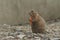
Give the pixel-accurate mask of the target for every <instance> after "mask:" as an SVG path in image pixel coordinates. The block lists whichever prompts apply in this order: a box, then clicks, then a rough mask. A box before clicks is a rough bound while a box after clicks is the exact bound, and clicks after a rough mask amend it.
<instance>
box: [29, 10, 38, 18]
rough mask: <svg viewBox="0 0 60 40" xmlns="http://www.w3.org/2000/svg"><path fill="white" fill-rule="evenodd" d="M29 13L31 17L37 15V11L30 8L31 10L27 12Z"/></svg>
mask: <svg viewBox="0 0 60 40" xmlns="http://www.w3.org/2000/svg"><path fill="white" fill-rule="evenodd" d="M29 15H30V16H31V17H36V16H37V15H38V13H36V12H35V11H34V10H31V12H30V13H29Z"/></svg>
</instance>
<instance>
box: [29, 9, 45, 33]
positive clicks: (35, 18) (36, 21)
mask: <svg viewBox="0 0 60 40" xmlns="http://www.w3.org/2000/svg"><path fill="white" fill-rule="evenodd" d="M29 15H30V17H31V19H32V21H30V23H32V24H31V28H32V32H33V33H45V20H44V19H43V18H42V17H41V16H40V15H39V14H38V13H36V12H34V11H33V10H32V11H31V12H30V13H29Z"/></svg>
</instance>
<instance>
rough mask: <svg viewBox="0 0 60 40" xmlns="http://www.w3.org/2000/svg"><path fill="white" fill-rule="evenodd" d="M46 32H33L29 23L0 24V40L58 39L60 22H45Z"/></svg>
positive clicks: (59, 38)
mask: <svg viewBox="0 0 60 40" xmlns="http://www.w3.org/2000/svg"><path fill="white" fill-rule="evenodd" d="M46 31H47V33H46V34H35V33H32V31H31V26H30V25H24V26H11V25H7V24H4V25H0V40H60V22H54V23H51V24H47V26H46Z"/></svg>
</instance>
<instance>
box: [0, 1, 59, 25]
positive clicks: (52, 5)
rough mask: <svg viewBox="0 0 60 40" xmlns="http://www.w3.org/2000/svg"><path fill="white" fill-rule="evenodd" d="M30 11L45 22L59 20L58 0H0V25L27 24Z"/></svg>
mask: <svg viewBox="0 0 60 40" xmlns="http://www.w3.org/2000/svg"><path fill="white" fill-rule="evenodd" d="M31 9H34V10H35V11H37V12H38V13H40V14H41V16H42V17H43V18H44V19H45V20H46V21H48V20H53V19H57V18H60V0H0V24H9V25H11V24H25V23H29V20H28V18H29V14H28V13H29V12H30V11H31Z"/></svg>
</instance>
